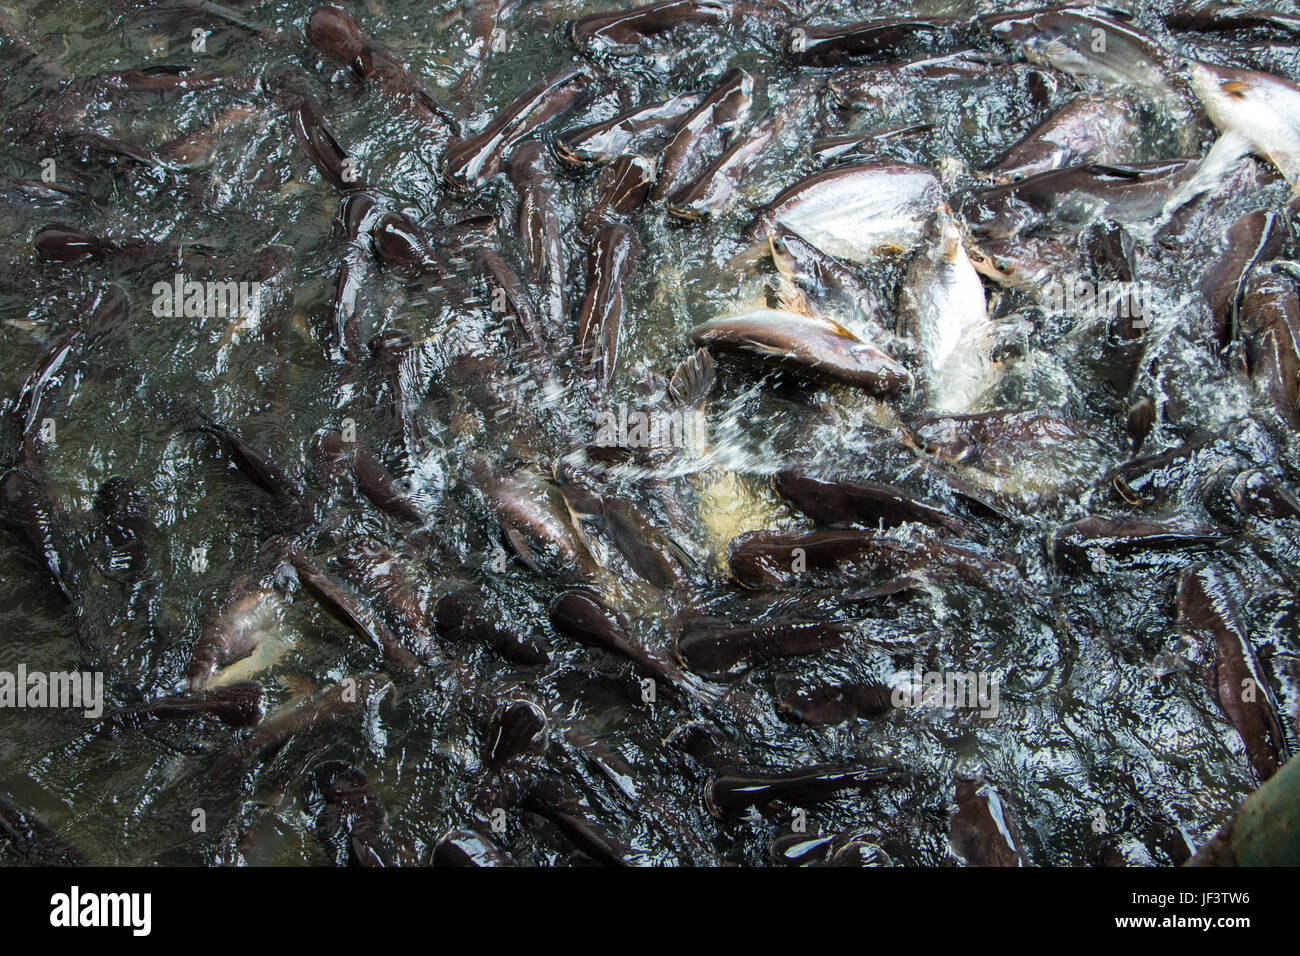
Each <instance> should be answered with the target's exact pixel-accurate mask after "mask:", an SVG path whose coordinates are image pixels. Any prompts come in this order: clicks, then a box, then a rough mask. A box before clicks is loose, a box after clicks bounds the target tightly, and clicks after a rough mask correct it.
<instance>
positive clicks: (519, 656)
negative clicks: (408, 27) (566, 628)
mask: <svg viewBox="0 0 1300 956" xmlns="http://www.w3.org/2000/svg"><path fill="white" fill-rule="evenodd" d="M434 618H435V621H436V625H437V628H438V633H439V634H441V635H442V636H443V637H445V638H447V639H449V640H455V641H465V640H473V641H477V642H479V643H483V644H486V645H487V646H488V647H490V648H492V649H493V650H494V651H495V652H496V653H497V654H499V655H500V656H501V657H502V658H504V659H505V660H507V661H509V662H510V663H512V664H520V665H523V666H527V667H533V666H537V665H540V664H547V663H549V662H550V660H551V648H550V645H549V643H548V642H547V641H546V640H545V639H544V638H542V637H540V636H538V635H536V634H527V635H525V634H521V633H519V632H517V631H515V630H513V629H511V628H508V627H506V626H505V625H504V624H502V623H501V616H500V614H499V613H498V612H495V611H494V610H493V609H492V607H491V605H490V604H488V603H487V601H486V597H485V596H484V595H482V594H480V593H476V592H473V591H464V590H462V591H452V592H450V593H448V594H445V595H443V596H442V597H441V598H439V600H438V603H437V605H436V607H435V608H434Z"/></svg>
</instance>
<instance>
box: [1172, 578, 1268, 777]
mask: <svg viewBox="0 0 1300 956" xmlns="http://www.w3.org/2000/svg"><path fill="white" fill-rule="evenodd" d="M1241 591H1242V587H1241V583H1240V581H1239V580H1237V579H1236V578H1235V577H1234V576H1233V575H1230V574H1228V573H1225V572H1223V571H1220V570H1218V569H1215V568H1213V567H1210V566H1208V565H1198V566H1196V567H1193V568H1187V569H1186V570H1184V571H1183V572H1182V574H1181V576H1180V577H1179V579H1178V598H1177V607H1178V627H1179V630H1181V631H1182V632H1183V633H1184V634H1186V635H1188V636H1189V637H1191V638H1192V639H1194V640H1196V641H1198V642H1203V643H1204V644H1206V645H1207V649H1208V650H1209V652H1210V654H1211V657H1210V660H1211V661H1212V663H1211V665H1210V667H1209V670H1208V673H1207V681H1208V682H1209V683H1210V686H1211V687H1212V688H1213V690H1214V691H1215V695H1216V697H1217V699H1218V703H1219V706H1220V707H1221V708H1222V709H1223V712H1224V714H1225V715H1226V716H1227V718H1228V719H1229V721H1231V722H1232V725H1233V726H1234V727H1235V728H1236V729H1237V733H1238V734H1240V735H1241V740H1242V743H1244V744H1245V747H1246V756H1247V758H1248V759H1249V760H1250V764H1251V766H1252V768H1254V771H1255V774H1256V775H1257V776H1258V777H1259V780H1260V782H1261V783H1262V782H1263V781H1265V780H1267V779H1268V778H1269V777H1271V776H1273V774H1275V773H1276V772H1277V769H1278V767H1280V766H1281V765H1282V764H1283V763H1285V762H1286V760H1287V759H1288V758H1289V757H1290V756H1291V746H1290V742H1289V741H1288V739H1287V735H1286V731H1285V729H1284V728H1283V726H1282V721H1281V719H1280V718H1279V717H1278V706H1277V701H1276V699H1275V698H1274V696H1273V689H1272V686H1271V685H1270V684H1269V683H1268V680H1267V679H1266V677H1265V675H1264V673H1263V671H1262V670H1261V669H1260V666H1259V661H1258V660H1257V659H1256V656H1255V650H1254V648H1253V647H1252V645H1251V641H1250V635H1249V633H1248V632H1247V631H1246V629H1245V626H1244V625H1243V624H1242V621H1241V618H1240V615H1239V612H1238V610H1237V607H1236V600H1235V598H1234V595H1236V594H1239V593H1241Z"/></svg>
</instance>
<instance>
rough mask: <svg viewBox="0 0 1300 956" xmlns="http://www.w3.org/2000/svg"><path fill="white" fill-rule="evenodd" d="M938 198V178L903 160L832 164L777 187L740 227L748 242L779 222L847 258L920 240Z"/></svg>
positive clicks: (864, 257) (904, 248) (901, 249)
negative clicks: (790, 183) (772, 194)
mask: <svg viewBox="0 0 1300 956" xmlns="http://www.w3.org/2000/svg"><path fill="white" fill-rule="evenodd" d="M942 202H943V191H942V188H941V187H940V185H939V179H938V177H937V176H935V174H934V173H932V172H931V171H930V170H928V169H925V168H923V167H921V166H913V165H910V164H908V163H899V162H893V161H890V160H877V161H873V162H867V163H854V164H851V165H845V166H833V167H831V168H830V169H826V170H823V171H821V172H819V173H814V174H813V175H811V176H809V177H807V178H805V179H801V180H800V181H799V182H797V183H795V184H793V185H792V186H789V187H787V188H786V189H784V190H782V191H781V192H780V193H779V194H777V196H776V197H775V198H773V199H772V200H771V201H770V202H768V203H767V205H765V206H764V207H763V208H762V209H761V210H760V211H759V213H758V214H757V215H756V216H755V217H754V218H753V220H751V221H750V223H749V225H748V226H746V227H745V231H744V233H743V239H744V240H745V241H746V242H748V243H750V244H751V245H752V244H754V243H757V242H766V241H767V236H768V234H769V233H770V232H771V231H772V230H773V229H775V228H776V227H777V226H778V225H780V226H784V227H786V228H788V229H791V230H793V231H794V232H797V233H798V234H799V235H800V236H802V237H803V238H804V239H805V240H807V241H808V242H809V243H811V244H812V245H813V246H815V247H816V248H817V249H819V250H821V251H822V252H824V253H826V254H827V255H829V256H834V257H835V258H837V259H842V260H844V261H845V262H849V263H862V262H868V261H870V260H871V259H873V258H876V257H878V256H880V255H883V254H886V253H890V252H894V253H903V254H906V253H907V252H910V251H911V250H912V249H914V248H916V247H917V246H918V245H920V244H921V242H922V241H923V239H924V237H925V230H926V224H927V222H928V221H929V218H930V216H931V215H932V214H933V213H934V212H936V211H937V210H938V208H939V206H940V204H941V203H942Z"/></svg>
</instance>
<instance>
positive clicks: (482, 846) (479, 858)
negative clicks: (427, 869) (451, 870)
mask: <svg viewBox="0 0 1300 956" xmlns="http://www.w3.org/2000/svg"><path fill="white" fill-rule="evenodd" d="M426 865H428V866H472V867H479V866H515V865H516V864H515V861H514V860H512V859H510V857H508V856H506V855H505V854H504V853H502V852H501V851H500V850H498V849H497V848H496V847H495V846H493V845H492V842H491V841H490V840H488V838H487V837H485V836H484V835H483V834H481V833H479V832H478V831H476V830H449V831H447V832H446V833H444V834H443V835H442V836H441V837H439V838H438V842H437V843H435V844H434V845H433V847H432V848H431V849H430V850H429V856H428V860H427V861H426Z"/></svg>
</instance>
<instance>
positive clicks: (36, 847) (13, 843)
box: [0, 796, 90, 866]
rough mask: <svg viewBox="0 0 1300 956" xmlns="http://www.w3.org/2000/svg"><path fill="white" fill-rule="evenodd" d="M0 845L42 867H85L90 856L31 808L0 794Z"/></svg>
mask: <svg viewBox="0 0 1300 956" xmlns="http://www.w3.org/2000/svg"><path fill="white" fill-rule="evenodd" d="M0 846H2V847H4V848H5V850H6V855H8V852H9V851H13V852H16V853H18V854H20V855H21V856H22V857H25V858H27V859H29V860H32V861H34V862H35V863H37V864H39V865H44V866H86V865H87V864H89V863H90V859H89V858H88V857H87V856H86V854H85V853H83V852H82V851H81V850H80V849H78V848H77V847H76V846H74V845H73V844H72V843H70V842H68V841H67V840H66V839H64V838H63V837H62V836H60V835H59V834H58V832H57V831H55V830H54V829H52V828H51V827H49V826H48V825H46V824H45V823H44V822H42V821H41V819H40V818H39V817H37V816H36V814H34V813H32V812H31V811H30V810H24V809H22V808H21V807H19V806H18V805H17V804H15V803H13V802H12V801H11V800H9V799H8V798H6V797H4V796H0Z"/></svg>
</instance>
